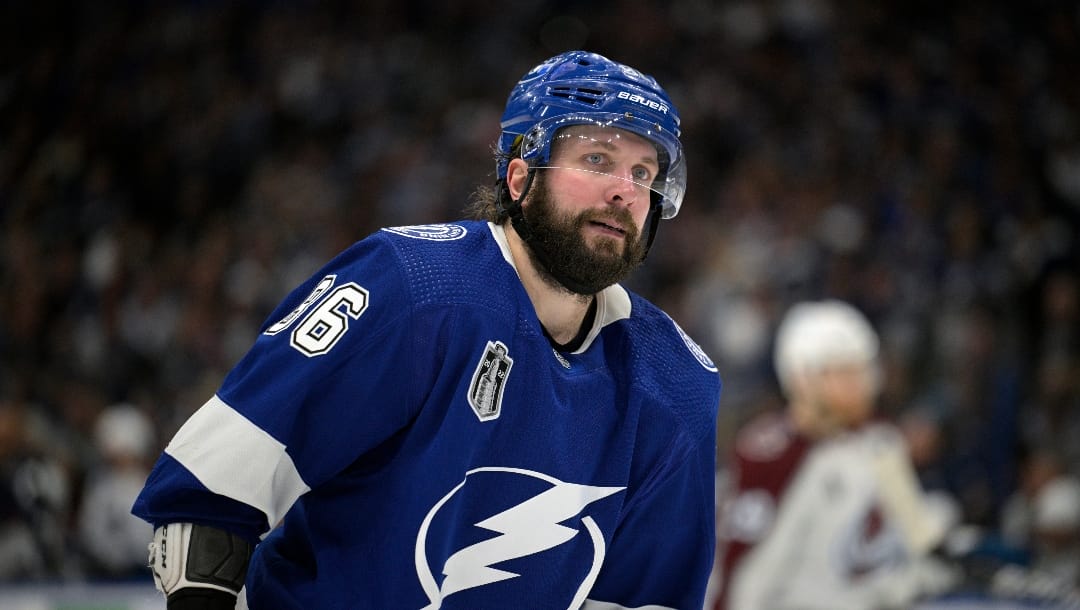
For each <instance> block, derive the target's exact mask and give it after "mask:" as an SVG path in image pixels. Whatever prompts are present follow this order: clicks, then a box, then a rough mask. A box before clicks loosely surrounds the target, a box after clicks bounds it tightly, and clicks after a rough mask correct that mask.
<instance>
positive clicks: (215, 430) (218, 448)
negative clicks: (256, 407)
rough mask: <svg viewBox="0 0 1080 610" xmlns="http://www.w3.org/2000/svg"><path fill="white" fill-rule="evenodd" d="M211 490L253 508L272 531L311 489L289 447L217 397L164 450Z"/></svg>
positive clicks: (205, 405)
mask: <svg viewBox="0 0 1080 610" xmlns="http://www.w3.org/2000/svg"><path fill="white" fill-rule="evenodd" d="M165 453H168V454H169V455H171V456H172V457H173V458H175V459H176V461H178V462H180V463H181V464H183V466H184V468H187V469H188V470H189V471H191V473H192V474H193V475H195V478H197V479H199V482H200V483H202V484H203V485H205V486H206V488H207V489H209V490H210V491H212V492H214V493H216V494H220V495H223V496H226V497H229V498H232V499H234V500H237V501H240V502H243V503H244V504H248V505H250V506H253V507H255V508H257V509H259V510H261V511H262V512H263V513H265V514H266V520H267V522H268V523H269V525H270V527H271V528H273V527H274V526H275V525H277V522H278V521H279V520H280V519H281V518H282V517H283V516H284V515H285V513H286V511H288V510H289V507H291V506H292V505H293V503H294V502H296V499H297V498H299V497H300V496H301V495H303V494H305V493H307V492H308V491H309V490H310V488H309V487H308V486H307V484H306V483H304V480H303V479H302V478H301V477H300V473H299V472H297V470H296V465H295V464H293V461H292V458H290V457H289V454H288V453H286V452H285V445H283V444H281V443H280V442H278V440H277V439H275V438H274V437H272V436H270V435H269V434H268V433H267V432H266V431H264V430H262V429H261V428H259V427H258V426H256V425H255V424H253V423H251V421H249V420H248V419H247V418H245V417H244V416H243V415H241V414H240V413H238V412H237V411H236V410H235V409H233V408H232V407H230V406H229V405H228V404H226V403H225V401H223V400H221V399H220V398H219V397H218V396H217V395H216V394H215V395H214V396H213V397H212V398H211V399H210V400H208V401H207V402H206V404H204V405H203V406H202V407H200V408H199V410H198V411H196V412H195V414H194V415H192V416H191V418H190V419H188V421H187V422H186V423H185V424H184V425H183V426H181V427H180V430H179V431H177V433H176V436H174V437H173V439H172V440H171V441H170V442H169V445H168V446H167V447H165Z"/></svg>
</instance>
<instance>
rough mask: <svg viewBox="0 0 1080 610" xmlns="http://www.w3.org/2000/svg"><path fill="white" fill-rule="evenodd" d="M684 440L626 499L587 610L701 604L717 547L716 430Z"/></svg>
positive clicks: (677, 606) (698, 605) (586, 605)
mask: <svg viewBox="0 0 1080 610" xmlns="http://www.w3.org/2000/svg"><path fill="white" fill-rule="evenodd" d="M679 441H687V442H684V443H682V446H681V447H679V446H678V442H679ZM679 441H676V447H673V449H674V450H673V451H671V453H670V455H669V457H668V458H667V459H665V461H664V462H663V463H662V464H661V465H660V466H659V467H658V468H657V470H656V472H654V473H651V474H650V476H649V477H648V478H647V479H646V480H645V481H644V483H643V484H642V487H641V489H640V490H639V491H638V492H637V494H636V496H635V497H634V498H633V499H632V500H631V501H630V502H629V503H628V505H627V507H626V512H625V514H624V516H623V518H622V519H621V521H620V524H619V527H618V529H617V530H616V532H615V535H614V536H613V538H612V542H611V546H610V548H609V549H608V551H607V557H606V559H605V561H604V566H603V568H602V569H601V572H600V575H599V578H598V579H597V582H596V584H595V586H594V587H593V589H592V591H591V593H590V594H589V601H588V602H586V604H585V605H584V607H583V608H585V609H586V610H587V609H590V608H596V609H600V608H639V607H648V608H657V609H660V608H701V607H702V604H703V602H704V596H705V586H706V583H707V581H708V578H709V574H710V573H711V570H712V563H713V553H714V548H715V543H714V541H715V533H714V523H715V509H714V503H715V500H714V487H715V479H716V477H715V432H713V433H710V434H705V435H704V437H703V438H701V439H699V440H695V441H689V440H688V439H685V437H683V436H681V435H680V439H679Z"/></svg>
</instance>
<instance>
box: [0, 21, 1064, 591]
mask: <svg viewBox="0 0 1080 610" xmlns="http://www.w3.org/2000/svg"><path fill="white" fill-rule="evenodd" d="M963 4H964V3H949V2H945V3H939V2H931V1H918V0H916V1H906V2H860V1H855V0H852V1H846V0H777V1H770V2H750V1H742V2H711V1H708V0H672V1H667V0H664V1H660V0H656V1H652V0H611V1H595V2H588V3H584V2H582V3H578V2H568V1H560V2H540V1H538V0H531V1H530V0H526V1H520V2H507V3H497V4H492V3H489V2H479V1H459V2H418V1H407V2H402V1H386V0H376V1H368V2H349V1H339V2H272V1H267V2H232V3H217V2H200V1H196V0H191V1H189V2H178V1H161V2H128V3H124V2H92V3H66V2H55V1H43V2H4V3H2V4H0V488H2V489H0V582H2V583H6V584H0V607H3V608H31V607H32V608H54V607H55V608H59V607H63V608H72V609H73V608H102V607H131V608H136V607H138V608H142V607H158V606H159V605H160V604H158V603H157V598H156V597H155V595H154V594H153V592H152V591H148V588H149V587H150V585H149V584H148V580H147V578H148V577H147V574H146V571H145V569H144V568H142V567H140V565H139V561H136V560H134V559H132V557H136V556H137V553H136V552H135V551H134V550H133V551H130V552H126V551H125V552H120V551H119V550H117V551H116V552H112V551H109V552H102V551H101V550H100V548H97V547H109V548H110V549H112V548H115V549H119V548H120V547H122V546H124V545H123V544H121V542H120V541H121V540H122V539H123V537H124V536H125V535H128V534H125V533H124V532H126V531H127V530H126V526H124V525H123V524H122V521H123V515H122V513H123V510H122V509H123V506H122V505H123V501H117V502H111V503H110V502H109V501H107V500H102V498H103V497H106V496H109V497H119V498H121V500H123V498H124V496H123V494H124V493H129V492H131V490H132V488H133V486H135V484H134V483H133V481H137V480H138V477H139V476H140V473H142V472H144V469H145V468H146V467H147V464H148V463H149V462H151V461H152V460H153V458H154V456H156V455H157V453H158V452H159V451H160V449H161V447H163V445H164V443H165V442H167V440H168V438H169V437H170V436H171V434H172V433H173V432H174V431H175V429H176V428H177V426H178V425H179V423H180V422H182V421H183V419H184V418H185V417H186V416H187V415H188V414H190V413H191V411H192V410H193V409H195V408H196V407H198V406H199V405H201V404H202V403H203V402H204V401H205V399H206V398H207V397H208V396H209V395H210V394H211V393H212V392H213V390H214V388H215V387H216V385H217V384H218V383H219V382H220V380H221V378H222V376H223V375H224V373H225V372H226V371H227V370H228V368H229V366H230V365H231V364H232V363H233V362H235V361H236V360H237V359H238V358H239V356H240V355H241V354H242V353H243V352H244V351H245V350H246V348H247V346H248V345H249V344H250V343H251V341H252V340H253V339H254V335H255V333H256V331H257V329H258V327H259V325H260V323H261V322H262V321H263V319H264V317H265V316H267V315H268V313H269V312H270V310H271V309H272V308H273V307H274V305H276V303H277V302H278V300H279V299H280V298H282V297H283V296H284V295H285V294H286V292H287V290H288V289H290V288H291V287H292V286H293V285H295V284H296V283H297V282H298V281H300V280H301V279H303V278H304V277H306V276H307V275H308V274H309V273H311V272H313V271H314V270H315V268H316V267H317V266H318V265H319V264H321V263H322V262H323V261H324V260H326V259H328V258H329V257H331V256H332V255H333V254H334V253H336V252H337V251H339V250H340V249H342V248H344V247H345V246H347V245H348V244H350V243H352V242H353V241H355V240H357V239H359V238H361V237H363V236H364V235H366V234H367V233H369V232H371V231H373V230H375V229H377V228H378V227H381V226H387V225H401V224H419V223H430V222H438V221H445V220H452V219H455V218H457V217H458V216H459V214H460V213H461V210H462V207H463V205H464V203H465V201H466V200H467V198H468V196H469V194H470V192H471V191H472V189H473V187H474V185H476V184H478V183H483V182H487V181H490V180H492V175H493V170H494V164H493V162H492V158H491V145H492V143H493V142H494V140H495V138H496V135H497V129H498V119H499V114H500V112H501V107H502V104H503V102H504V101H505V97H506V94H507V92H508V91H509V89H510V88H511V86H512V85H513V84H514V82H516V80H517V78H518V77H519V76H520V75H521V74H523V73H524V72H525V71H526V70H527V69H528V68H530V67H531V66H532V65H534V64H535V63H537V62H538V61H540V60H542V59H544V58H546V57H548V56H550V55H552V54H554V53H557V52H559V51H563V50H568V49H572V48H587V49H589V50H593V51H596V52H599V53H602V54H605V55H607V56H609V57H612V58H614V59H617V60H619V61H623V62H625V63H628V64H630V65H633V66H635V67H638V68H640V69H641V70H642V71H644V72H647V73H650V74H652V75H654V76H655V77H657V78H658V79H659V80H660V82H661V83H663V84H664V85H665V86H666V87H667V89H668V91H669V93H670V94H671V96H672V97H673V98H674V100H675V101H676V104H677V106H678V108H679V110H680V112H681V115H682V121H683V122H682V125H683V128H684V138H683V139H684V142H685V145H686V149H687V156H688V165H689V189H688V195H687V199H686V203H685V205H684V206H683V210H682V212H681V213H680V215H679V216H678V217H677V218H676V219H674V220H672V221H667V222H664V223H663V224H662V226H661V229H660V233H659V236H658V238H657V243H656V245H655V246H654V248H653V251H652V254H651V255H650V258H649V260H648V262H647V263H646V265H645V267H644V268H642V269H641V270H639V271H638V272H637V273H636V275H635V276H634V277H633V278H632V280H631V281H630V282H629V285H630V287H632V288H633V289H635V290H637V291H639V292H641V293H642V294H644V295H645V296H647V297H649V298H650V299H652V300H654V301H655V302H656V303H658V304H659V305H661V306H662V307H664V308H665V309H666V310H667V311H668V312H669V313H671V315H672V316H673V317H674V318H675V319H676V320H677V321H678V322H679V323H680V324H681V325H682V326H683V327H684V328H685V329H687V330H688V331H689V332H690V333H691V334H692V335H693V336H694V337H696V338H697V339H698V340H699V342H700V343H701V344H702V345H703V346H704V347H705V349H706V350H707V351H708V353H709V354H710V355H711V356H712V357H713V359H714V360H715V361H716V362H717V364H718V366H719V368H720V371H721V373H722V376H723V379H724V382H725V389H724V395H723V398H722V401H721V422H720V430H719V432H720V436H719V438H720V447H719V460H720V461H719V464H720V468H721V473H720V474H722V471H723V467H724V459H725V455H726V453H725V452H726V448H727V443H729V442H730V436H731V432H732V430H733V429H734V427H735V426H737V425H738V424H739V423H740V422H742V421H744V420H745V419H746V418H747V417H749V416H751V415H752V414H754V413H756V412H758V411H760V410H763V409H769V408H776V407H778V406H780V404H781V403H780V399H779V397H778V395H777V392H776V388H775V381H774V379H773V377H772V370H771V366H770V361H769V349H770V345H769V341H770V335H771V332H772V330H773V329H774V327H775V324H776V322H777V321H778V318H779V315H780V314H781V313H782V312H783V310H784V308H785V307H786V306H787V305H788V304H790V303H792V302H794V301H796V300H800V299H805V298H819V297H837V298H843V299H847V300H849V301H851V302H853V303H854V304H856V305H857V306H859V307H860V308H861V309H863V311H865V312H866V313H867V314H868V315H869V316H870V317H871V319H872V320H873V322H874V323H875V324H876V325H877V326H878V328H879V329H880V330H881V333H882V335H883V339H884V344H885V350H886V351H885V355H886V363H887V375H888V377H887V387H886V392H885V395H884V397H883V401H882V404H881V408H882V412H883V414H885V415H887V416H889V417H895V418H897V419H898V420H900V421H903V422H905V424H906V425H907V426H908V428H907V429H908V430H911V431H912V432H913V434H918V435H919V436H918V438H920V439H922V440H924V441H927V442H926V443H925V444H924V445H921V446H920V447H922V449H921V450H920V452H919V453H918V454H917V457H918V459H919V467H920V474H921V476H922V477H923V482H924V483H925V484H926V485H927V486H928V487H930V488H934V489H942V490H945V491H948V492H950V493H951V494H953V495H954V496H955V498H957V500H958V502H959V503H960V506H961V507H962V510H963V515H964V519H965V521H966V522H968V523H972V524H976V525H978V526H980V527H984V528H987V529H988V530H993V529H994V528H997V527H998V526H999V525H1000V523H999V520H1000V516H1001V511H1002V509H1003V506H1004V504H1005V502H1006V501H1007V499H1008V498H1009V497H1010V495H1011V494H1013V493H1014V492H1015V491H1016V489H1017V484H1018V475H1019V473H1020V471H1021V469H1022V467H1023V466H1024V464H1026V463H1027V460H1028V459H1029V456H1030V455H1031V454H1032V450H1033V449H1040V450H1041V449H1047V448H1052V449H1057V450H1059V451H1060V452H1061V453H1062V454H1064V455H1066V456H1067V464H1066V466H1067V468H1068V469H1070V470H1071V471H1072V473H1073V474H1080V443H1077V442H1076V440H1075V439H1077V438H1080V436H1078V435H1080V381H1078V379H1080V374H1078V373H1080V369H1078V347H1080V321H1078V320H1080V293H1078V269H1080V265H1078V241H1077V228H1078V224H1080V79H1078V78H1077V74H1080V38H1078V32H1080V9H1078V8H1077V6H1076V5H1075V3H1071V2H1050V1H1045V0H1035V1H1031V2H1023V3H1011V2H991V3H971V5H970V6H967V7H966V8H965V7H964V6H962V5H963ZM916 431H917V432H916ZM117 438H123V439H126V441H124V442H117V441H116V440H115V439H117ZM110 439H112V442H110ZM110 485H111V487H110ZM103 486H104V489H105V490H109V491H108V493H106V492H104V491H102V488H103ZM95 494H96V496H95ZM110 494H111V496H110ZM147 535H148V532H147ZM103 537H104V541H103ZM128 546H130V547H132V548H133V549H137V545H136V544H135V543H134V542H131V543H130V544H129V545H128ZM143 548H145V544H143ZM143 552H145V551H143ZM87 583H89V584H91V585H94V587H95V588H93V589H89V590H88V589H84V588H83V587H84V586H85V585H86V584H87ZM105 583H110V585H109V586H113V585H115V584H116V583H120V584H121V585H123V586H122V587H121V588H120V589H115V588H104V587H105ZM88 591H89V592H88ZM118 591H119V592H118ZM109 600H115V601H109ZM102 604H105V605H102ZM110 604H111V605H110Z"/></svg>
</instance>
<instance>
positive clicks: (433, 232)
mask: <svg viewBox="0 0 1080 610" xmlns="http://www.w3.org/2000/svg"><path fill="white" fill-rule="evenodd" d="M383 231H386V232H388V233H395V234H397V235H403V236H405V237H411V238H413V239H426V240H428V241H453V240H455V239H461V238H462V237H465V234H466V233H468V230H466V229H465V227H463V226H461V225H451V224H433V225H409V226H404V227H386V228H384V229H383Z"/></svg>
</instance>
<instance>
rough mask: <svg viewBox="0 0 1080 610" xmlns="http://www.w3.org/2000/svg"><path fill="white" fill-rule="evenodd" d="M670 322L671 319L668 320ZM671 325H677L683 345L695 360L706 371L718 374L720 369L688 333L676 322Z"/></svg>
mask: <svg viewBox="0 0 1080 610" xmlns="http://www.w3.org/2000/svg"><path fill="white" fill-rule="evenodd" d="M668 319H669V320H670V319H671V318H668ZM671 323H672V324H674V325H675V330H677V331H679V336H680V337H682V340H683V343H685V344H686V349H688V350H690V353H691V354H693V355H694V358H696V359H697V361H698V362H699V363H700V364H701V366H702V367H704V368H705V370H706V371H710V372H713V373H716V372H718V371H719V369H717V368H716V365H715V364H713V361H712V359H710V358H709V355H708V354H706V353H705V350H703V349H701V346H700V345H698V344H697V342H696V341H694V340H693V339H691V338H690V335H688V334H686V331H684V330H683V329H682V327H681V326H679V323H678V322H676V321H675V320H671Z"/></svg>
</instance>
